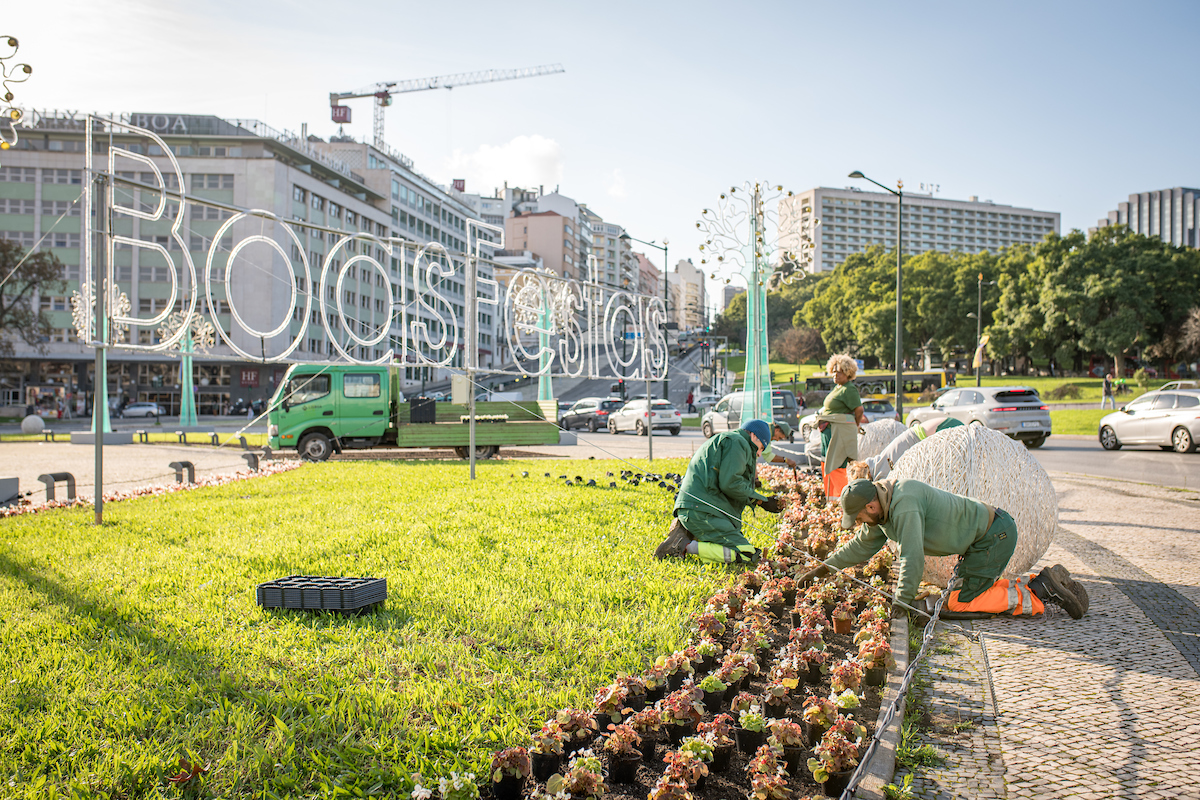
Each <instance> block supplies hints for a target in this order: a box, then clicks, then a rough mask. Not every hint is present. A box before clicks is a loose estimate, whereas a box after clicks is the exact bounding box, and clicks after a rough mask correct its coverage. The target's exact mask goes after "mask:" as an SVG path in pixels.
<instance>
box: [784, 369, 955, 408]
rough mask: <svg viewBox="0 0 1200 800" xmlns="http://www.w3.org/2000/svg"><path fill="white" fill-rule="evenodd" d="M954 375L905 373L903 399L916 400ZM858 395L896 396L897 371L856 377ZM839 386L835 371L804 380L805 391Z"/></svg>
mask: <svg viewBox="0 0 1200 800" xmlns="http://www.w3.org/2000/svg"><path fill="white" fill-rule="evenodd" d="M954 378H955V375H954V373H953V372H947V371H946V370H940V369H939V370H932V371H928V372H905V373H904V377H903V380H904V402H905V403H906V404H908V403H914V402H917V401H919V400H920V398H921V395H922V394H925V393H926V392H936V391H937V390H938V389H945V388H946V387H948V386H953V385H954ZM854 385H855V386H856V387H857V388H858V393H859V395H861V396H862V398H863V399H864V400H865V399H876V400H889V399H891V398H893V397H895V396H896V373H894V372H892V373H888V374H874V375H864V374H862V373H859V374H858V375H857V376H856V377H855V378H854ZM835 386H837V383H836V382H835V381H834V379H833V376H832V375H814V376H813V377H811V378H808V379H807V380H805V381H804V391H805V392H828V391H830V390H832V389H833V387H835Z"/></svg>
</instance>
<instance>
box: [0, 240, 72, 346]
mask: <svg viewBox="0 0 1200 800" xmlns="http://www.w3.org/2000/svg"><path fill="white" fill-rule="evenodd" d="M62 275H63V265H62V262H61V261H59V260H58V258H56V257H55V255H54V254H53V253H51V252H48V251H45V250H40V251H38V252H36V253H33V254H32V255H26V253H25V248H23V247H21V245H19V244H17V243H16V242H13V241H10V240H8V239H0V281H3V282H2V283H0V355H12V353H13V341H14V340H15V339H18V338H19V339H20V340H21V341H23V342H25V344H27V345H30V346H32V347H34V348H35V349H37V350H38V351H39V352H41V351H42V350H43V349H45V347H44V342H45V341H46V338H47V337H48V336H49V335H50V318H49V317H48V316H47V315H46V314H45V313H44V312H43V311H42V310H41V309H40V308H38V307H37V306H36V305H35V301H36V299H37V298H38V297H40V296H41V295H45V294H52V293H54V292H61V291H63V290H64V288H65V284H64V283H63V280H62Z"/></svg>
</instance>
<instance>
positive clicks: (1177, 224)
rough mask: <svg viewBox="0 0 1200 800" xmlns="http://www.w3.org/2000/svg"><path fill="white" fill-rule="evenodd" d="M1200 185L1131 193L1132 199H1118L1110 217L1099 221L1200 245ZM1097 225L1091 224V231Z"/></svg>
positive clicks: (1100, 224)
mask: <svg viewBox="0 0 1200 800" xmlns="http://www.w3.org/2000/svg"><path fill="white" fill-rule="evenodd" d="M1197 199H1200V189H1188V188H1186V187H1183V186H1176V187H1174V188H1173V189H1159V190H1157V191H1153V192H1140V193H1138V194H1131V195H1129V200H1128V201H1127V202H1124V203H1118V204H1117V208H1116V210H1114V211H1110V212H1108V217H1107V218H1106V219H1102V220H1100V221H1099V222H1098V223H1097V226H1098V227H1100V228H1106V227H1108V226H1109V225H1128V226H1129V229H1130V230H1132V231H1133V232H1134V233H1140V234H1143V235H1144V236H1157V237H1158V238H1160V239H1162V240H1163V241H1164V242H1167V243H1168V244H1173V245H1176V246H1177V247H1200V202H1197ZM1096 230H1097V229H1096V228H1091V229H1089V231H1088V233H1094V232H1095V231H1096Z"/></svg>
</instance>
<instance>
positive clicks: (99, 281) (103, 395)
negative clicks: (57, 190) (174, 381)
mask: <svg viewBox="0 0 1200 800" xmlns="http://www.w3.org/2000/svg"><path fill="white" fill-rule="evenodd" d="M96 195H97V197H96V223H97V225H98V226H99V228H100V232H99V234H98V235H97V236H96V238H95V241H93V242H89V243H88V244H89V245H90V246H93V247H95V248H96V253H97V254H98V257H97V258H96V377H95V385H94V387H93V391H92V432H93V433H94V434H95V436H96V438H95V440H94V444H93V450H94V451H95V456H96V463H95V465H94V469H95V472H96V478H95V482H94V483H95V490H96V498H95V501H94V503H95V510H96V524H97V525H103V524H104V433H105V432H106V431H108V430H110V428H109V421H108V369H107V367H108V362H107V359H108V354H107V353H106V352H105V347H106V346H107V344H108V302H107V301H108V232H109V225H108V222H109V220H108V179H107V177H105V176H103V175H101V176H99V177H98V178H97V180H96ZM85 224H86V223H85Z"/></svg>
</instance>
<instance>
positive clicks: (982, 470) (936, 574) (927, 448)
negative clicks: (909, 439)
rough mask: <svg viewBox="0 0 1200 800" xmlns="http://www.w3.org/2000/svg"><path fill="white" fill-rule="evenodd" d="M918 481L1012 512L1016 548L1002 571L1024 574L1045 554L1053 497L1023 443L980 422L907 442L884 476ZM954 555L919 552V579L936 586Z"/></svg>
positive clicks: (1054, 518) (1052, 526)
mask: <svg viewBox="0 0 1200 800" xmlns="http://www.w3.org/2000/svg"><path fill="white" fill-rule="evenodd" d="M890 477H891V478H893V479H895V480H902V479H905V478H908V479H913V480H918V481H922V482H924V483H928V484H929V485H930V486H933V487H936V488H938V489H943V490H945V491H947V492H953V493H954V494H961V495H965V496H967V497H971V498H974V499H976V500H982V501H983V502H985V503H988V504H989V505H992V506H995V507H996V508H1002V509H1004V510H1005V511H1007V512H1008V513H1009V514H1011V515H1012V517H1013V519H1014V520H1015V521H1016V523H1017V549H1016V550H1015V551H1014V552H1013V555H1012V558H1011V559H1009V561H1008V566H1007V567H1005V569H1004V574H1003V577H1005V578H1013V577H1016V576H1017V575H1022V574H1025V573H1027V572H1028V571H1029V568H1030V567H1032V566H1033V565H1034V564H1036V563H1037V562H1038V560H1039V559H1040V558H1041V557H1042V556H1043V555H1045V554H1046V550H1048V549H1049V547H1050V541H1051V539H1053V538H1054V532H1055V531H1056V530H1057V529H1058V498H1057V497H1056V496H1055V494H1054V486H1053V485H1052V484H1051V483H1050V476H1049V475H1047V474H1046V470H1044V469H1042V465H1041V464H1039V463H1038V462H1037V460H1036V459H1035V458H1034V457H1033V456H1031V455H1030V454H1029V451H1028V450H1027V449H1026V448H1025V445H1023V444H1021V443H1020V442H1016V441H1013V440H1012V439H1010V438H1008V437H1007V436H1005V435H1004V434H1002V433H998V432H997V431H994V430H992V429H991V428H986V427H984V426H983V425H964V426H962V427H956V428H949V429H947V430H944V431H941V432H939V433H937V434H936V435H934V436H931V437H929V438H928V439H925V440H923V441H920V442H917V443H916V444H915V445H913V446H912V447H910V448H909V449H908V450H907V451H906V452H905V453H904V455H902V456H901V457H900V460H899V461H897V462H896V466H895V468H893V469H892V474H891V476H890ZM957 561H958V557H957V556H944V557H934V556H926V557H925V580H926V581H928V582H929V583H932V584H934V585H936V586H940V587H942V588H945V587H946V583H947V582H948V581H949V580H950V576H951V575H952V574H954V566H955V564H956V563H957Z"/></svg>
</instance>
